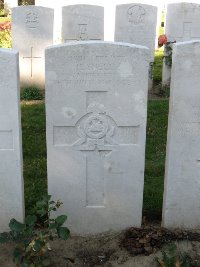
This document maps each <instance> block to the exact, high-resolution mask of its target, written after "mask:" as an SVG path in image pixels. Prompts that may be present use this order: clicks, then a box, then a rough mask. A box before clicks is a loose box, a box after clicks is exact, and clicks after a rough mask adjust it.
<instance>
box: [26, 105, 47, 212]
mask: <svg viewBox="0 0 200 267" xmlns="http://www.w3.org/2000/svg"><path fill="white" fill-rule="evenodd" d="M45 128H46V126H45V106H44V104H33V105H27V104H23V105H22V138H23V157H24V183H25V203H26V213H28V214H30V213H32V207H33V205H34V204H35V202H36V201H37V200H39V199H41V197H42V196H43V195H44V194H45V193H47V162H46V130H45Z"/></svg>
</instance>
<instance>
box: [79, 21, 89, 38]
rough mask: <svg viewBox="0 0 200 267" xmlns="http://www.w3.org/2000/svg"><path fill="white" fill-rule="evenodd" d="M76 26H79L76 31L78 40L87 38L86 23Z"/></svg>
mask: <svg viewBox="0 0 200 267" xmlns="http://www.w3.org/2000/svg"><path fill="white" fill-rule="evenodd" d="M78 27H79V31H78V34H79V37H78V39H79V40H82V41H84V40H88V39H89V38H88V25H87V24H78Z"/></svg>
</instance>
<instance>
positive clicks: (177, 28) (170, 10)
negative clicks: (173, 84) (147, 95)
mask: <svg viewBox="0 0 200 267" xmlns="http://www.w3.org/2000/svg"><path fill="white" fill-rule="evenodd" d="M199 24H200V5H199V4H196V3H185V2H183V3H172V4H168V5H167V13H166V26H165V33H166V35H167V38H168V41H169V42H174V41H175V42H184V41H189V40H195V39H200V27H199ZM170 80H171V68H170V67H168V66H167V65H166V64H165V63H164V64H163V76H162V84H163V85H169V84H170Z"/></svg>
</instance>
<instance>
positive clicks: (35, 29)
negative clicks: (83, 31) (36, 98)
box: [12, 6, 54, 89]
mask: <svg viewBox="0 0 200 267" xmlns="http://www.w3.org/2000/svg"><path fill="white" fill-rule="evenodd" d="M53 18H54V14H53V9H50V8H46V7H35V6H20V7H16V8H13V9H12V42H13V48H15V49H17V50H19V55H20V79H21V86H22V87H24V86H30V85H36V86H38V87H40V88H43V89H44V70H45V67H44V50H45V48H46V47H47V46H49V45H52V44H53Z"/></svg>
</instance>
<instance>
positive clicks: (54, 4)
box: [35, 0, 67, 44]
mask: <svg viewBox="0 0 200 267" xmlns="http://www.w3.org/2000/svg"><path fill="white" fill-rule="evenodd" d="M66 1H67V0H58V1H55V0H46V1H45V0H35V5H36V6H43V7H49V8H53V10H54V33H53V35H54V36H53V42H54V44H60V43H61V26H62V11H61V6H62V5H66Z"/></svg>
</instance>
